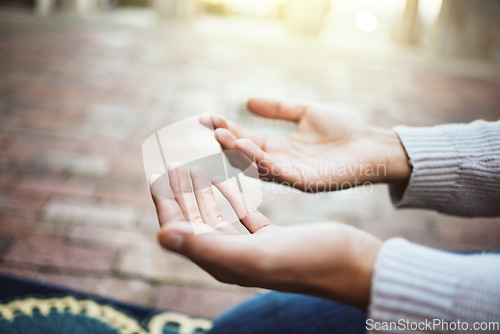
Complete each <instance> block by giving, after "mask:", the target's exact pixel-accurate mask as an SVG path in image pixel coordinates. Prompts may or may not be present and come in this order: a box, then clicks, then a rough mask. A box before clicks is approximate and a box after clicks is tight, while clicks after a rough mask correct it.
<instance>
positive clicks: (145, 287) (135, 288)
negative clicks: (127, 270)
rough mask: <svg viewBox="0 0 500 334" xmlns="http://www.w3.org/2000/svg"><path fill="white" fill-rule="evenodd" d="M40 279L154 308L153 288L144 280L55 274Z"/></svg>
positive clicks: (41, 275)
mask: <svg viewBox="0 0 500 334" xmlns="http://www.w3.org/2000/svg"><path fill="white" fill-rule="evenodd" d="M38 278H39V279H40V280H43V281H45V282H48V283H51V284H55V285H59V286H62V287H66V288H69V289H73V290H76V291H80V292H86V293H90V294H94V295H98V296H103V297H108V298H112V299H115V300H119V301H122V302H126V303H133V304H137V305H143V306H153V305H152V296H153V292H154V291H153V288H152V286H151V285H150V284H149V283H146V282H144V281H142V280H137V279H120V278H113V277H92V276H75V275H62V274H53V273H51V274H40V275H39V277H38Z"/></svg>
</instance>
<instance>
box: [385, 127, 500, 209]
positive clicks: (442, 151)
mask: <svg viewBox="0 0 500 334" xmlns="http://www.w3.org/2000/svg"><path fill="white" fill-rule="evenodd" d="M394 130H395V131H396V133H397V134H398V136H399V138H400V140H401V142H402V144H403V146H404V148H405V150H406V153H407V154H408V157H409V159H410V160H409V163H410V165H411V166H412V167H413V170H412V174H411V176H410V180H409V183H408V185H407V187H406V189H401V186H400V185H391V186H390V188H389V189H390V193H391V199H392V201H393V203H394V205H395V206H396V207H399V208H426V209H432V210H437V211H439V212H444V213H450V214H457V215H462V216H495V215H500V206H499V205H497V203H496V199H495V198H496V197H498V196H500V122H485V121H475V122H473V123H470V124H448V125H440V126H435V127H429V128H410V127H406V126H397V127H395V128H394Z"/></svg>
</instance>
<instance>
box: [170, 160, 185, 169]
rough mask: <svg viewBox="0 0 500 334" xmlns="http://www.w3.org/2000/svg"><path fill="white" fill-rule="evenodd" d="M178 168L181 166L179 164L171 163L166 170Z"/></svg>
mask: <svg viewBox="0 0 500 334" xmlns="http://www.w3.org/2000/svg"><path fill="white" fill-rule="evenodd" d="M180 166H182V164H181V163H180V162H172V163H171V164H170V166H168V170H173V169H175V168H179V167H180Z"/></svg>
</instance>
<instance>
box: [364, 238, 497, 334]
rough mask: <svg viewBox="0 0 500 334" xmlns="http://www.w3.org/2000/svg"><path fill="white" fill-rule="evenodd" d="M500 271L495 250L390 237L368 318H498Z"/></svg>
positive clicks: (379, 259) (377, 268) (470, 320)
mask: <svg viewBox="0 0 500 334" xmlns="http://www.w3.org/2000/svg"><path fill="white" fill-rule="evenodd" d="M499 275H500V255H497V254H494V255H492V254H479V255H458V254H452V253H448V252H444V251H440V250H433V249H430V248H427V247H423V246H419V245H415V244H412V243H410V242H408V241H406V240H404V239H400V238H395V239H390V240H388V241H386V243H385V244H384V246H383V247H382V249H381V251H380V253H379V255H378V257H377V261H376V264H375V269H374V274H373V278H372V292H371V302H370V308H369V311H370V315H369V321H370V322H371V323H378V324H383V323H390V322H398V321H403V322H406V321H409V322H413V323H425V322H426V321H431V322H432V321H433V319H439V320H443V321H447V322H456V321H458V320H460V321H462V322H467V323H468V324H469V325H470V326H472V325H473V323H474V322H476V321H500V285H499V284H498V277H499ZM367 324H368V322H367ZM379 328H381V327H380V326H379ZM367 329H371V328H369V327H367ZM372 329H373V328H372ZM398 329H399V330H388V331H384V330H371V331H370V332H371V333H400V332H401V328H398ZM434 329H438V328H434ZM442 332H446V331H439V330H437V331H436V333H442ZM466 332H467V331H466ZM477 332H478V333H479V332H481V331H477Z"/></svg>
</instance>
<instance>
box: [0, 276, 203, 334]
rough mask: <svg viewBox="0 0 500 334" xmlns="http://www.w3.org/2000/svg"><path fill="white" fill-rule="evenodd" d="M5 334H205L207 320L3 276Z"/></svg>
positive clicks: (0, 307) (0, 306)
mask: <svg viewBox="0 0 500 334" xmlns="http://www.w3.org/2000/svg"><path fill="white" fill-rule="evenodd" d="M0 287H1V288H0V333H19V334H21V333H22V334H24V333H30V334H42V333H43V334H45V333H51V334H52V333H76V334H79V333H82V334H84V333H85V334H87V333H96V334H108V333H110V334H111V333H124V334H150V333H151V334H180V333H182V334H201V333H206V332H207V331H208V330H209V329H210V327H211V321H210V320H207V319H200V318H193V317H190V316H188V315H185V314H179V313H174V312H165V311H158V310H154V309H149V308H144V307H140V306H136V305H131V304H125V303H120V302H117V301H113V300H110V299H105V298H101V297H96V296H91V295H88V294H83V293H78V292H75V291H70V290H64V289H61V288H59V287H56V286H51V285H47V284H41V283H37V282H32V281H26V280H21V279H18V278H14V277H10V276H4V275H0Z"/></svg>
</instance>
